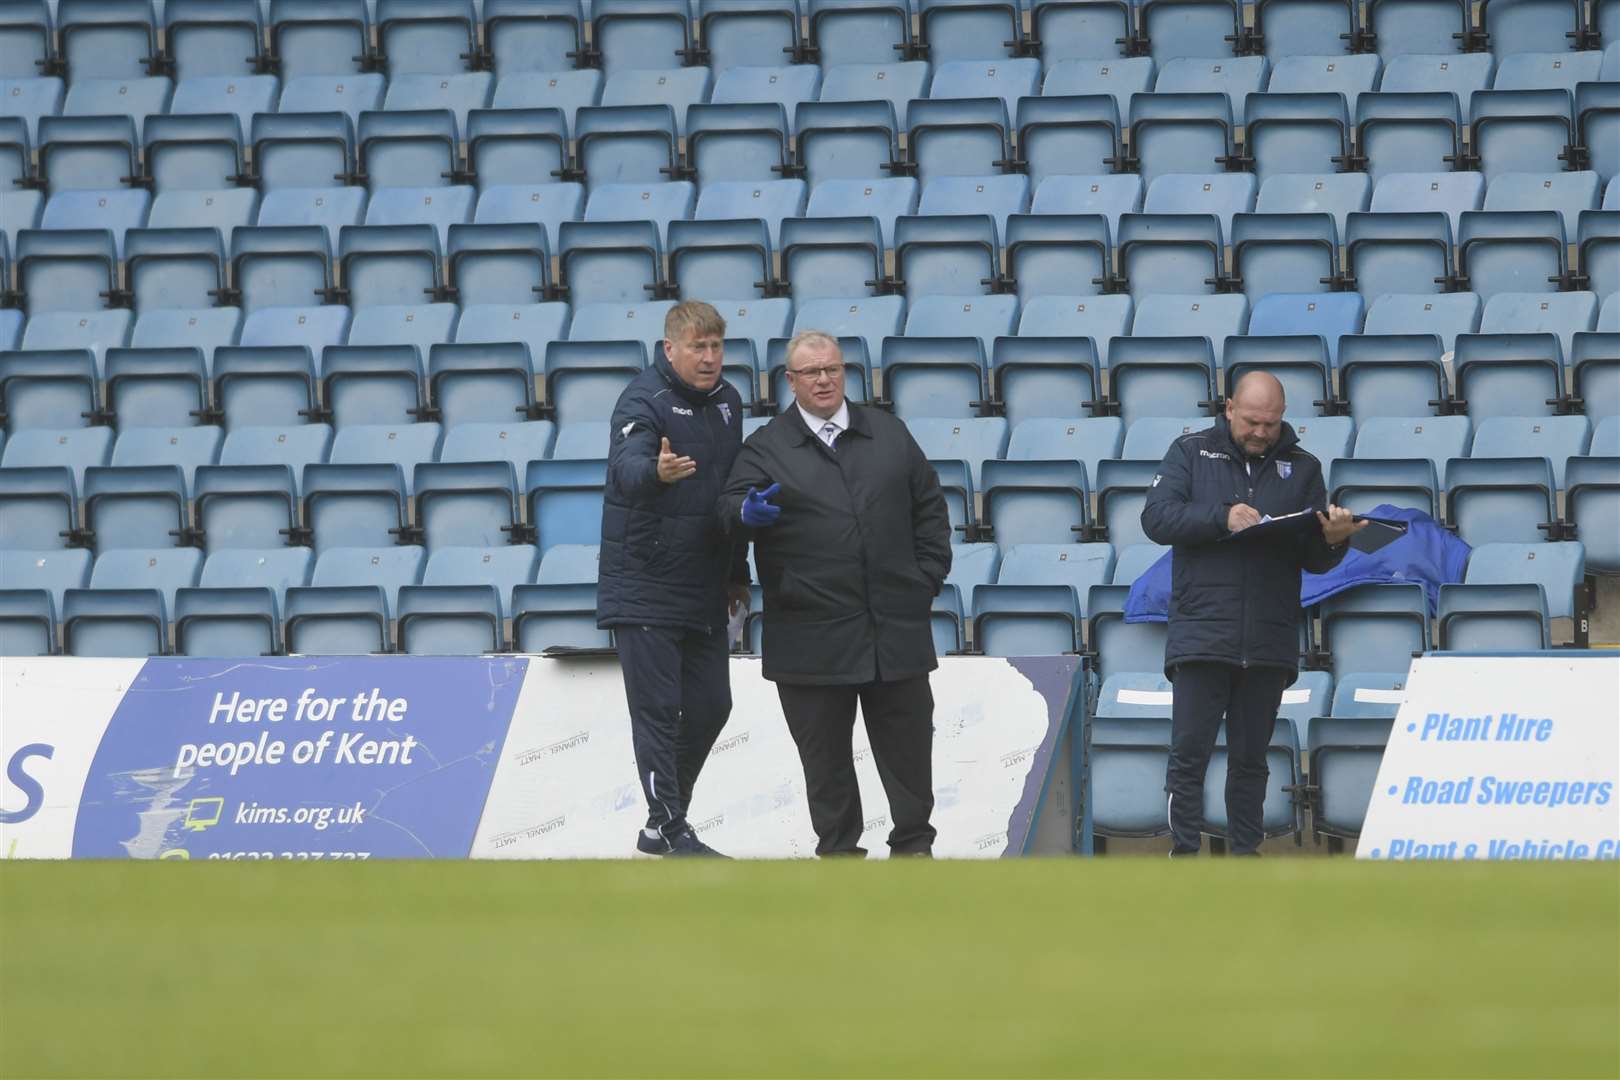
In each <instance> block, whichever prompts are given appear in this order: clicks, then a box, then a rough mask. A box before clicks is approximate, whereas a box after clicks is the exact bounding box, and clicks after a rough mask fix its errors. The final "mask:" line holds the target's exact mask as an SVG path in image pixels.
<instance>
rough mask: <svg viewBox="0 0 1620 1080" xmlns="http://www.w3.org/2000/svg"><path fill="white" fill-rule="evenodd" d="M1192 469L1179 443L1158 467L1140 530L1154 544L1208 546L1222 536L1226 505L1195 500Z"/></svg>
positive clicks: (1143, 510) (1148, 495) (1174, 443)
mask: <svg viewBox="0 0 1620 1080" xmlns="http://www.w3.org/2000/svg"><path fill="white" fill-rule="evenodd" d="M1192 485H1193V476H1192V468H1191V466H1190V463H1189V458H1188V453H1187V448H1186V447H1185V446H1184V445H1183V444H1182V442H1181V440H1179V439H1178V440H1177V441H1175V442H1173V443H1171V444H1170V450H1169V452H1168V453H1166V454H1165V455H1164V461H1162V462H1160V464H1159V472H1158V475H1156V476H1154V478H1153V483H1152V486H1151V487H1149V488H1148V493H1147V503H1146V505H1144V506H1143V507H1142V530H1143V531H1144V532H1146V533H1147V535H1148V539H1150V540H1152V541H1153V542H1154V543H1156V544H1170V545H1175V544H1212V543H1214V542H1215V541H1217V540H1220V539H1221V538H1222V537H1224V536H1226V534H1227V532H1228V530H1227V528H1226V516H1227V511H1228V510H1229V509H1230V506H1229V504H1227V503H1224V502H1215V501H1212V500H1209V499H1200V498H1198V497H1197V496H1196V495H1195V494H1194V492H1193V490H1192Z"/></svg>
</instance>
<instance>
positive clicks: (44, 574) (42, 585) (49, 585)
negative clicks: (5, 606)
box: [0, 547, 91, 612]
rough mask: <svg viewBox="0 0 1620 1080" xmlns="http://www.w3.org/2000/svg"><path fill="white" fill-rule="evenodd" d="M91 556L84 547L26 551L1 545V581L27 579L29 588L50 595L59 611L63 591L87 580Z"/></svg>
mask: <svg viewBox="0 0 1620 1080" xmlns="http://www.w3.org/2000/svg"><path fill="white" fill-rule="evenodd" d="M90 564H91V555H90V551H89V550H88V549H87V548H69V549H67V550H29V549H17V550H14V549H11V548H6V547H0V581H4V582H6V583H7V584H8V585H9V584H10V583H11V582H19V583H22V582H26V583H27V584H28V585H29V587H30V588H36V589H41V590H43V591H45V592H47V593H49V594H50V597H51V603H52V605H53V607H54V609H55V610H56V611H58V612H60V611H61V610H62V594H63V593H64V592H65V591H66V590H68V589H79V588H83V587H84V586H85V585H86V584H87V583H88V582H89V579H90Z"/></svg>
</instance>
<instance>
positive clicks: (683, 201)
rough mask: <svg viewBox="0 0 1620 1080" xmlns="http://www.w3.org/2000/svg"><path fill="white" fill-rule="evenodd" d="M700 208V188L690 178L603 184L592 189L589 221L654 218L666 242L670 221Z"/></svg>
mask: <svg viewBox="0 0 1620 1080" xmlns="http://www.w3.org/2000/svg"><path fill="white" fill-rule="evenodd" d="M696 207H697V188H696V186H694V185H693V184H692V183H691V182H690V181H686V180H679V181H674V182H671V183H667V184H603V185H600V186H598V187H596V188H594V189H593V190H592V191H591V195H590V198H589V199H588V200H587V201H586V204H585V220H586V221H591V222H624V221H632V220H635V221H646V220H650V221H652V222H654V223H655V224H656V225H657V226H658V237H659V240H660V241H662V240H663V239H664V237H665V235H666V233H667V232H668V230H669V223H670V222H671V221H672V220H675V219H678V218H689V217H691V216H692V211H693V210H694V209H695V208H696Z"/></svg>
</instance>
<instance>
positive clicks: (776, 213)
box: [671, 180, 807, 246]
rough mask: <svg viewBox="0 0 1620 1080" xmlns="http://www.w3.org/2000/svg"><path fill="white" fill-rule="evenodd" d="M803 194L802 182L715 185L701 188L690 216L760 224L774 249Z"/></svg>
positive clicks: (800, 208)
mask: <svg viewBox="0 0 1620 1080" xmlns="http://www.w3.org/2000/svg"><path fill="white" fill-rule="evenodd" d="M806 192H807V188H806V186H805V182H804V181H803V180H764V181H755V182H738V181H717V182H714V183H710V184H705V185H704V187H703V190H702V192H701V193H700V194H699V195H698V202H697V213H696V214H695V215H694V216H695V217H696V218H697V219H698V220H700V221H710V220H736V219H739V218H742V219H753V220H758V221H763V222H764V223H765V226H766V229H767V231H768V232H769V234H770V242H771V244H772V245H773V246H774V245H775V244H776V243H777V242H778V240H779V237H780V236H781V229H782V221H783V219H784V218H789V217H798V216H800V215H801V214H803V212H804V208H805V203H806ZM671 224H673V222H672V223H671Z"/></svg>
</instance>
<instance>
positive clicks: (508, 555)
mask: <svg viewBox="0 0 1620 1080" xmlns="http://www.w3.org/2000/svg"><path fill="white" fill-rule="evenodd" d="M539 561H540V558H539V553H538V552H537V551H536V550H535V549H534V548H533V547H530V546H528V545H507V546H505V547H495V548H476V547H446V548H440V549H439V550H438V551H436V552H431V553H430V554H429V555H428V561H427V567H426V568H425V569H424V570H423V571H422V584H423V585H427V586H463V587H464V586H468V585H477V586H481V587H487V588H491V589H493V590H494V591H495V596H496V603H495V615H496V617H497V619H499V618H501V617H503V613H504V612H505V611H506V609H507V606H508V604H507V602H508V600H509V599H510V597H511V595H512V589H513V588H514V587H515V586H517V585H522V584H525V583H527V582H530V581H533V580H534V572H535V568H536V567H537V566H538V565H539ZM405 591H406V590H405V589H403V588H402V589H401V590H400V599H399V603H400V609H401V611H402V612H403V611H404V609H405V596H404V593H405Z"/></svg>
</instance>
